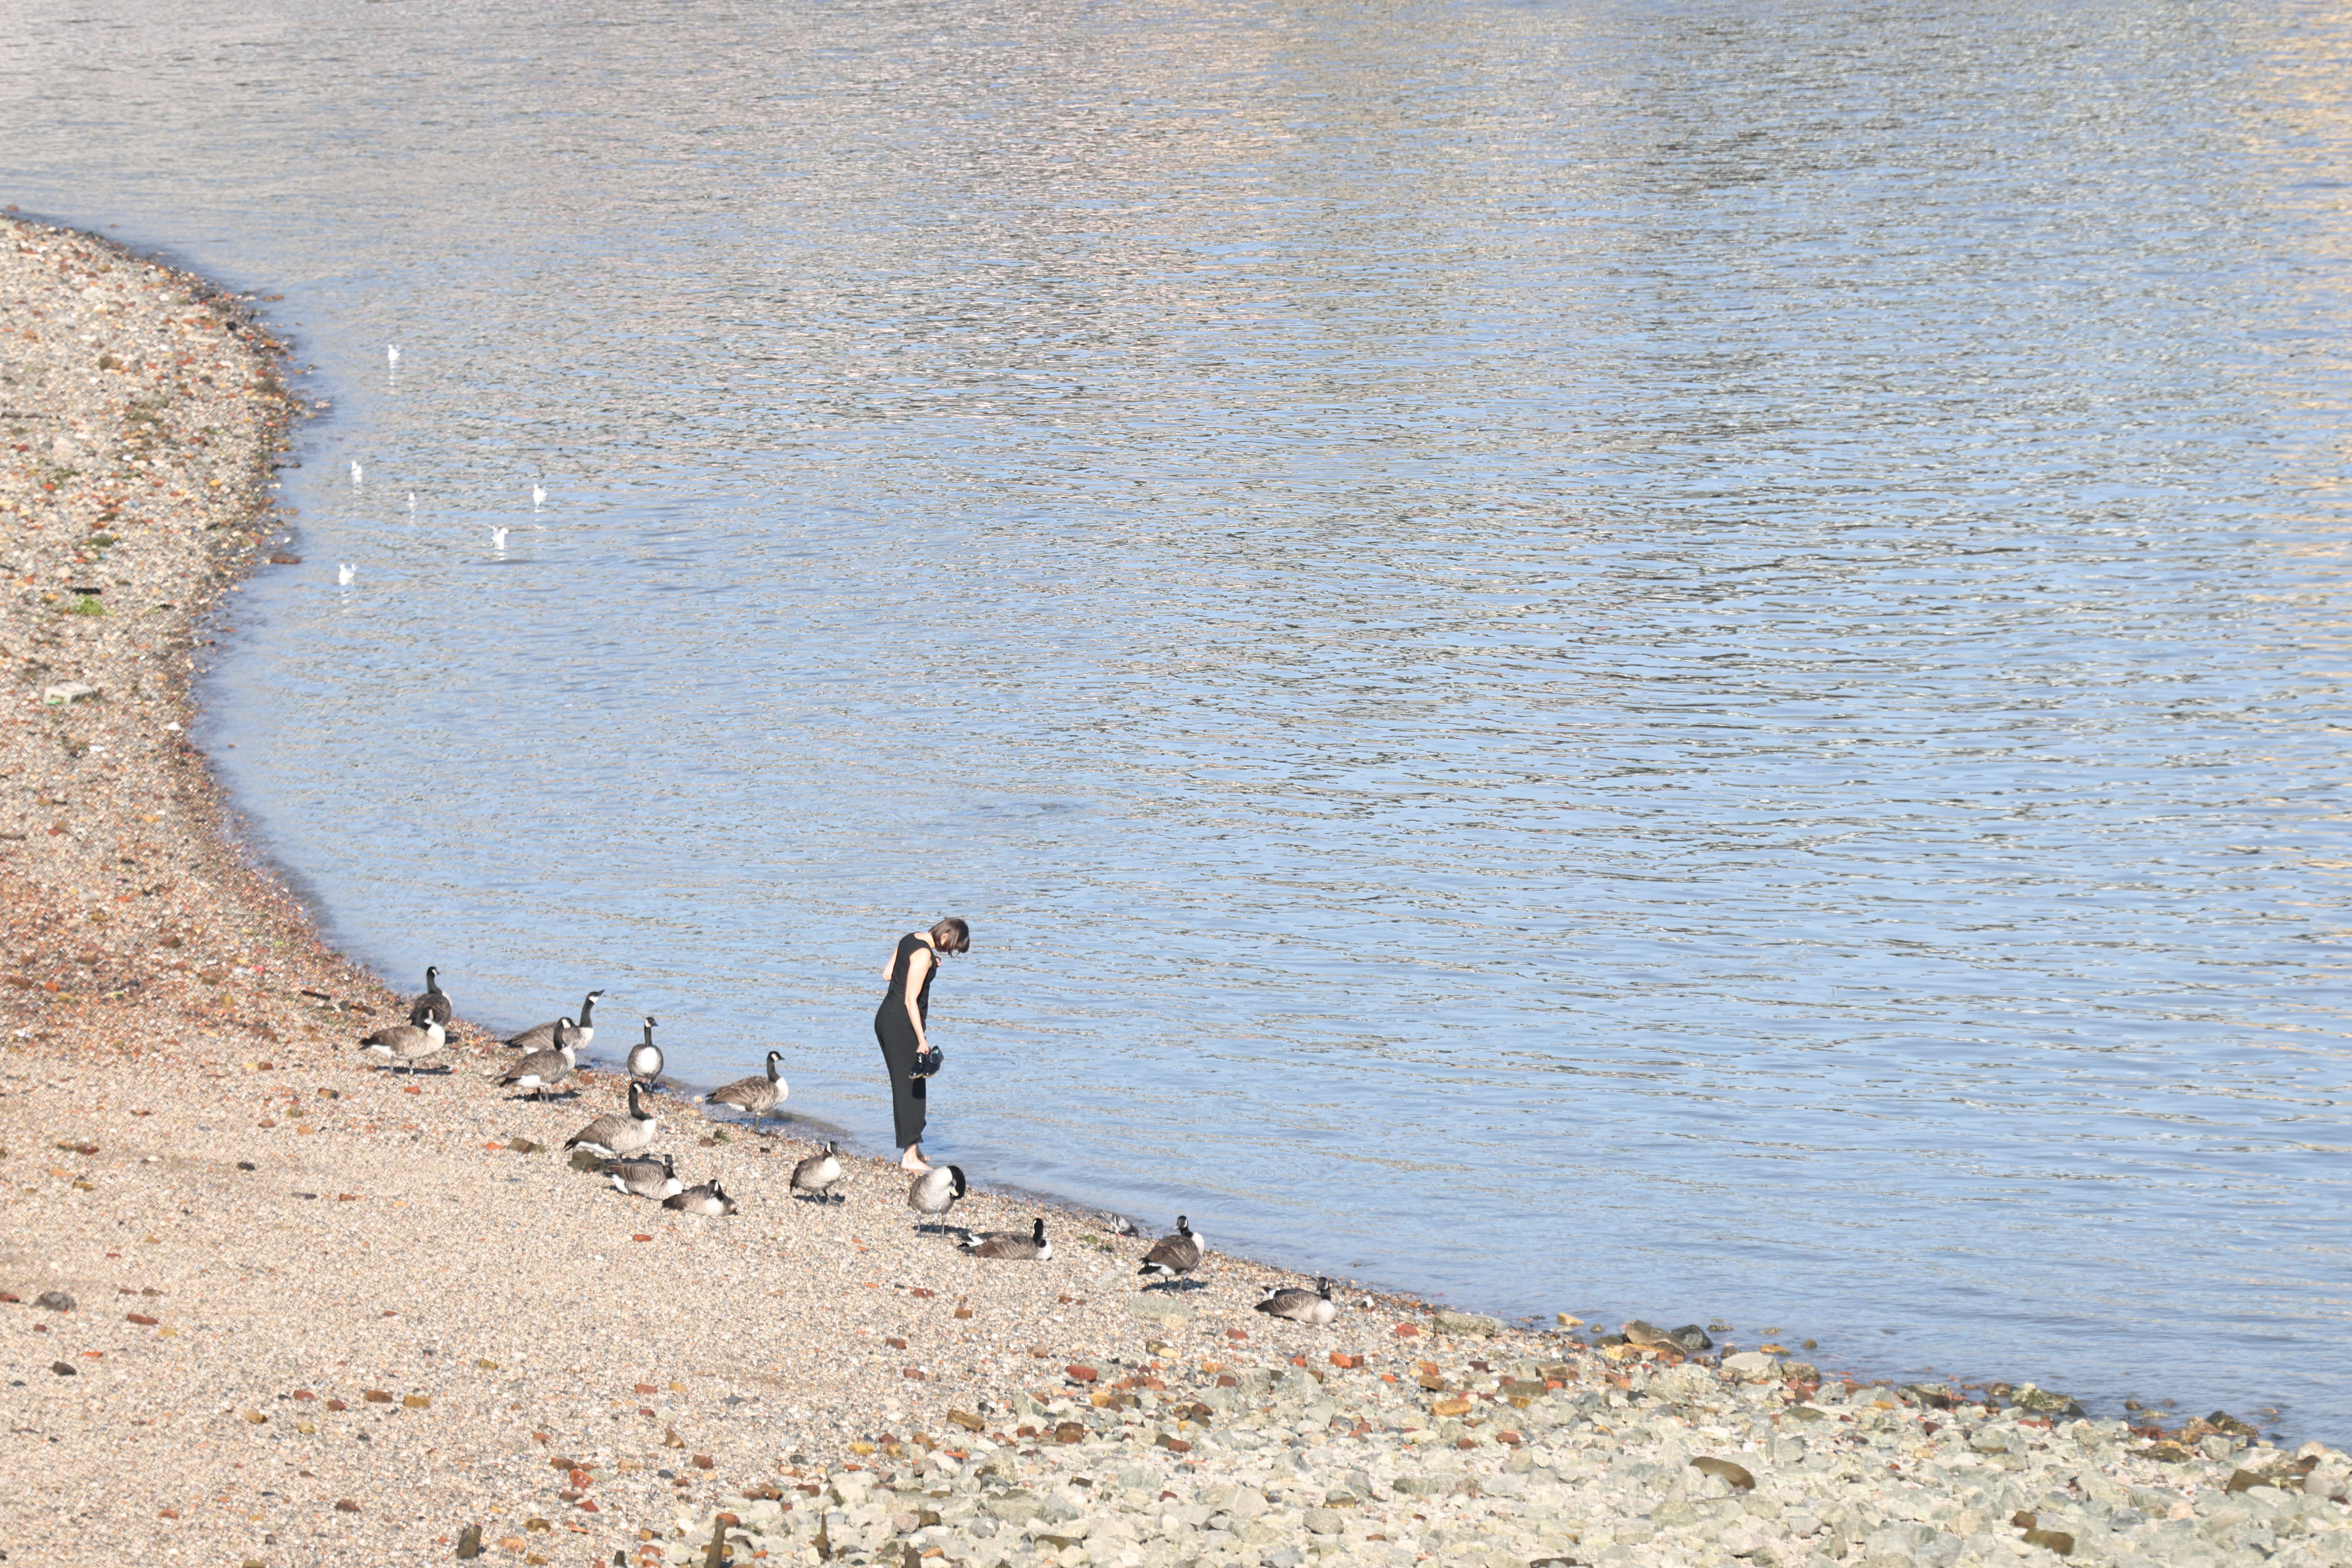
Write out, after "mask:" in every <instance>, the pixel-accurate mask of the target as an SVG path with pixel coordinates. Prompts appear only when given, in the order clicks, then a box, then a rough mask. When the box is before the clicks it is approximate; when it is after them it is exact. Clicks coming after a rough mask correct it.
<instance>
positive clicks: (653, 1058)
mask: <svg viewBox="0 0 2352 1568" xmlns="http://www.w3.org/2000/svg"><path fill="white" fill-rule="evenodd" d="M624 1065H625V1066H626V1067H627V1068H628V1069H629V1076H630V1077H631V1078H633V1079H638V1080H639V1081H641V1082H645V1083H651V1082H653V1081H654V1079H657V1078H659V1077H661V1069H662V1052H661V1047H659V1046H657V1045H656V1044H654V1021H653V1019H652V1018H651V1017H648V1018H646V1037H645V1038H644V1039H642V1040H640V1041H638V1042H637V1043H636V1044H635V1045H634V1046H631V1047H629V1055H628V1058H627V1060H626V1062H625V1064H624Z"/></svg>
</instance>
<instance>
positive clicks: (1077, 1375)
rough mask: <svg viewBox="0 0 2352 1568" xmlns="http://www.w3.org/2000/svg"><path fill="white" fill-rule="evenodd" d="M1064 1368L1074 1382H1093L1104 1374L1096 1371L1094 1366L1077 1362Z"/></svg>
mask: <svg viewBox="0 0 2352 1568" xmlns="http://www.w3.org/2000/svg"><path fill="white" fill-rule="evenodd" d="M1062 1370H1063V1371H1064V1372H1066V1373H1068V1374H1069V1378H1070V1381H1071V1382H1072V1383H1092V1382H1094V1381H1095V1379H1096V1378H1097V1377H1099V1376H1101V1375H1102V1374H1101V1373H1097V1371H1095V1369H1094V1368H1092V1367H1090V1366H1080V1365H1078V1364H1077V1363H1076V1362H1073V1363H1070V1364H1069V1365H1068V1366H1066V1367H1064V1368H1063V1369H1062Z"/></svg>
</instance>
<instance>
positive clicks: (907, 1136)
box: [874, 1005, 930, 1149]
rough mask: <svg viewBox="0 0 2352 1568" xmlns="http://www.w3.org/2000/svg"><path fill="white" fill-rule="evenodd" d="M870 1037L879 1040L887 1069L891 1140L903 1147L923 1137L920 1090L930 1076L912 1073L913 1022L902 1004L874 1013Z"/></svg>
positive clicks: (917, 1050)
mask: <svg viewBox="0 0 2352 1568" xmlns="http://www.w3.org/2000/svg"><path fill="white" fill-rule="evenodd" d="M874 1037H875V1039H877V1040H878V1041H879V1042H881V1046H882V1060H883V1062H884V1063H885V1064H886V1065H887V1067H888V1068H889V1069H890V1118H891V1126H892V1127H893V1128H894V1129H895V1130H896V1137H895V1142H897V1143H898V1147H899V1148H901V1149H905V1148H908V1147H910V1146H911V1145H913V1144H917V1143H919V1142H922V1141H923V1121H924V1112H925V1110H926V1109H927V1108H926V1105H925V1102H924V1094H923V1090H924V1089H927V1088H929V1085H930V1079H924V1078H917V1077H916V1076H915V1057H916V1054H917V1053H918V1052H919V1050H920V1049H921V1047H919V1045H917V1043H916V1041H915V1026H914V1025H913V1024H912V1023H910V1022H908V1018H907V1009H906V1008H905V1007H903V1006H898V1005H884V1006H882V1007H880V1008H877V1010H876V1011H875V1014H874Z"/></svg>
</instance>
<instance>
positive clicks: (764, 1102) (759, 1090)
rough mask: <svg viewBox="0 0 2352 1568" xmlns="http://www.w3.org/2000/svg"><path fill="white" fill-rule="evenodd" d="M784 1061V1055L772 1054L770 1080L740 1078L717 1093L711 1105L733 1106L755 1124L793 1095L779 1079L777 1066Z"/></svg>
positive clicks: (711, 1097)
mask: <svg viewBox="0 0 2352 1568" xmlns="http://www.w3.org/2000/svg"><path fill="white" fill-rule="evenodd" d="M783 1059H784V1053H783V1052H782V1051H770V1052H769V1053H768V1076H767V1077H765V1078H758V1077H752V1078H739V1079H736V1080H735V1081H734V1082H733V1083H730V1084H729V1085H728V1086H727V1087H726V1088H724V1089H712V1090H711V1091H710V1093H709V1096H708V1097H707V1099H708V1103H709V1104H712V1105H731V1106H733V1107H734V1108H735V1109H736V1110H740V1111H741V1112H742V1113H743V1114H744V1115H746V1116H748V1117H750V1118H751V1120H752V1121H760V1120H761V1119H762V1118H764V1117H765V1116H766V1115H767V1114H768V1112H770V1111H772V1110H775V1109H776V1107H777V1106H778V1105H779V1104H781V1103H782V1100H783V1099H784V1097H785V1096H786V1095H788V1094H790V1093H792V1086H791V1085H789V1084H787V1083H785V1082H784V1080H783V1079H780V1078H778V1077H777V1076H776V1064H777V1063H778V1062H780V1061H782V1060H783Z"/></svg>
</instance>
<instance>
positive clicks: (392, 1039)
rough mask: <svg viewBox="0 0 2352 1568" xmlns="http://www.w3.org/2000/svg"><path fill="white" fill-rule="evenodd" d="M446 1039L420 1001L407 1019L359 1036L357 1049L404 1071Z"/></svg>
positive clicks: (444, 1043) (438, 1047) (441, 1044)
mask: <svg viewBox="0 0 2352 1568" xmlns="http://www.w3.org/2000/svg"><path fill="white" fill-rule="evenodd" d="M448 1041H449V1037H448V1035H447V1033H446V1031H445V1030H443V1028H442V1027H441V1025H440V1023H439V1022H438V1021H437V1020H436V1019H435V1018H434V1016H432V1015H431V1014H430V1013H427V1012H426V1011H425V1008H424V1007H423V1006H421V1005H420V1006H419V1007H418V1008H417V1009H416V1011H415V1012H414V1013H412V1014H410V1015H409V1016H408V1022H407V1023H405V1024H394V1025H393V1026H391V1027H390V1028H387V1029H378V1030H377V1031H376V1032H375V1033H374V1034H373V1035H370V1036H369V1037H367V1038H366V1039H364V1040H362V1041H361V1042H360V1050H361V1051H362V1053H363V1054H364V1055H367V1056H371V1057H373V1058H376V1059H377V1060H378V1061H380V1062H382V1063H383V1064H384V1065H385V1066H387V1067H391V1066H397V1067H399V1068H401V1070H402V1071H404V1072H414V1071H415V1069H416V1064H417V1063H418V1062H421V1061H423V1060H424V1059H425V1058H426V1057H429V1056H434V1055H436V1054H438V1053H439V1051H440V1049H441V1047H443V1046H445V1045H446V1044H448Z"/></svg>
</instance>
